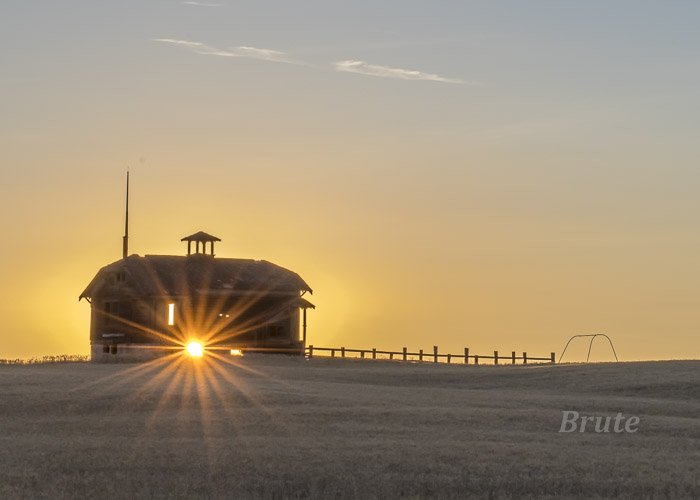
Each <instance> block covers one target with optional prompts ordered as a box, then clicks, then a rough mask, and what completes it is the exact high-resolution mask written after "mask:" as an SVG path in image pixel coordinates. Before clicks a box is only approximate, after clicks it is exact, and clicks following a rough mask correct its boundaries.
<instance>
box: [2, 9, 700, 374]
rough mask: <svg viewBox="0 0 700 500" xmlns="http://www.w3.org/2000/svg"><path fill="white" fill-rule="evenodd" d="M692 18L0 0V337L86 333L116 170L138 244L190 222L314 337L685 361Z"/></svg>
mask: <svg viewBox="0 0 700 500" xmlns="http://www.w3.org/2000/svg"><path fill="white" fill-rule="evenodd" d="M699 21H700V4H698V3H697V2H690V1H688V2H681V1H669V2H646V1H642V2H640V1H616V2H608V1H588V0H587V1H567V0H547V1H544V0H542V1H532V2H520V1H518V2H507V1H500V2H493V1H479V2H477V1H447V0H444V1H441V0H433V1H416V0H400V1H399V0H381V1H377V0H373V1H364V0H355V1H353V2H339V1H329V0H323V1H322V0H318V1H306V0H300V1H295V2H289V1H281V0H280V1H267V0H255V1H233V0H208V1H201V2H200V1H177V0H167V1H166V0H150V1H148V2H143V1H142V0H138V1H136V0H119V1H116V0H102V1H95V0H89V1H88V0H84V1H75V0H64V1H62V2H54V1H48V0H3V1H2V3H0V169H2V171H1V174H2V183H0V230H1V231H2V235H3V242H2V245H0V272H1V275H2V278H3V279H2V281H0V358H15V357H31V356H41V355H50V354H63V353H70V354H86V353H88V352H89V344H88V342H89V340H88V338H89V305H88V304H87V303H85V302H84V301H83V302H78V296H79V294H80V293H81V292H82V290H83V289H84V287H85V286H86V285H87V283H88V282H89V281H90V280H91V279H92V277H93V276H94V275H95V273H96V272H97V271H98V269H99V268H100V267H102V266H103V265H106V264H108V263H110V262H113V261H115V260H118V259H119V258H120V257H121V236H122V232H123V218H124V214H123V197H124V177H125V172H126V170H127V168H129V169H130V170H131V179H132V184H131V219H130V224H131V234H130V242H131V248H130V250H131V252H133V253H138V254H140V255H144V254H173V255H183V254H184V253H185V252H186V248H185V246H184V244H183V243H180V238H181V237H183V236H185V235H188V234H191V233H193V232H195V231H197V230H204V231H207V232H209V233H211V234H214V235H216V236H218V237H220V238H221V239H222V240H223V241H222V243H220V244H218V245H217V254H218V255H219V256H221V257H241V258H256V259H265V260H269V261H272V262H274V263H276V264H279V265H281V266H284V267H287V268H289V269H292V270H294V271H295V272H297V273H299V274H300V275H301V276H302V277H303V278H304V279H305V280H306V281H307V282H308V283H309V284H310V285H311V287H312V288H313V289H314V295H313V297H312V301H313V302H314V303H315V304H316V306H317V309H316V310H314V311H311V312H310V313H309V330H308V334H309V342H310V343H312V344H314V345H316V346H329V347H336V346H341V345H344V346H346V347H354V348H371V347H377V348H385V349H395V350H400V349H401V347H403V346H407V347H409V349H419V348H425V349H431V348H432V346H433V345H438V346H439V347H440V350H441V351H446V352H449V351H452V352H455V353H458V352H461V350H462V348H463V347H470V349H471V352H473V353H476V354H479V353H483V354H488V353H491V352H492V351H493V350H499V351H501V352H506V353H509V352H510V351H511V350H516V351H518V352H521V351H527V352H528V354H529V355H535V356H536V355H544V356H548V355H549V353H550V352H551V351H556V352H557V353H560V352H561V350H562V348H563V346H564V344H565V342H566V340H567V339H568V338H569V337H570V336H571V335H574V334H582V333H599V332H600V333H606V334H608V335H609V336H610V337H611V338H612V339H613V342H614V344H615V348H616V350H617V353H618V354H619V356H620V358H621V359H623V360H639V359H670V358H698V357H700V336H699V335H698V333H699V331H700V307H698V304H699V303H700V196H699V193H700V169H698V166H697V160H698V157H700V155H699V153H700V143H699V142H698V139H697V131H698V130H699V129H700V85H699V84H700V65H699V64H698V59H697V54H698V52H699V51H700V32H699V31H698V30H697V25H698V22H699ZM572 348H573V351H572V359H580V358H581V356H585V346H572V347H571V348H570V349H572ZM567 356H568V354H567ZM592 358H593V359H596V360H601V361H607V360H610V359H612V355H611V353H610V352H609V350H607V349H606V348H605V346H603V344H602V343H601V344H600V345H595V346H594V350H593V353H592Z"/></svg>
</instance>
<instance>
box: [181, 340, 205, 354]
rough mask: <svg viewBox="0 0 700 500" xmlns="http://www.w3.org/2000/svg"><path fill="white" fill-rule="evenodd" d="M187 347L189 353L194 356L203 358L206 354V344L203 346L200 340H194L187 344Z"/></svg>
mask: <svg viewBox="0 0 700 500" xmlns="http://www.w3.org/2000/svg"><path fill="white" fill-rule="evenodd" d="M185 349H186V350H187V354H189V355H190V356H192V357H193V358H201V357H202V355H203V354H204V346H202V344H201V343H200V342H196V341H192V342H190V343H189V344H187V347H186V348H185Z"/></svg>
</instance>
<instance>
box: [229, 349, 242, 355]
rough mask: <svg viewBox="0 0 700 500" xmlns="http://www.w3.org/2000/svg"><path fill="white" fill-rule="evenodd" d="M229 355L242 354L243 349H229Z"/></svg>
mask: <svg viewBox="0 0 700 500" xmlns="http://www.w3.org/2000/svg"><path fill="white" fill-rule="evenodd" d="M231 356H243V351H241V350H240V349H231Z"/></svg>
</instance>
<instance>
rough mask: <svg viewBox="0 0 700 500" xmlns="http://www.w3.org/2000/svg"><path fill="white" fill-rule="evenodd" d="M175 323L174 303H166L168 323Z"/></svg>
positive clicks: (170, 324)
mask: <svg viewBox="0 0 700 500" xmlns="http://www.w3.org/2000/svg"><path fill="white" fill-rule="evenodd" d="M174 324H175V304H173V303H170V304H168V325H169V326H173V325H174Z"/></svg>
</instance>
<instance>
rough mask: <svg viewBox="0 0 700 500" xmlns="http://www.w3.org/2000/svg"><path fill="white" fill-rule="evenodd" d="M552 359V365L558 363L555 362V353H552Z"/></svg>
mask: <svg viewBox="0 0 700 500" xmlns="http://www.w3.org/2000/svg"><path fill="white" fill-rule="evenodd" d="M551 359H552V364H554V363H556V361H555V360H554V353H552V356H551Z"/></svg>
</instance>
